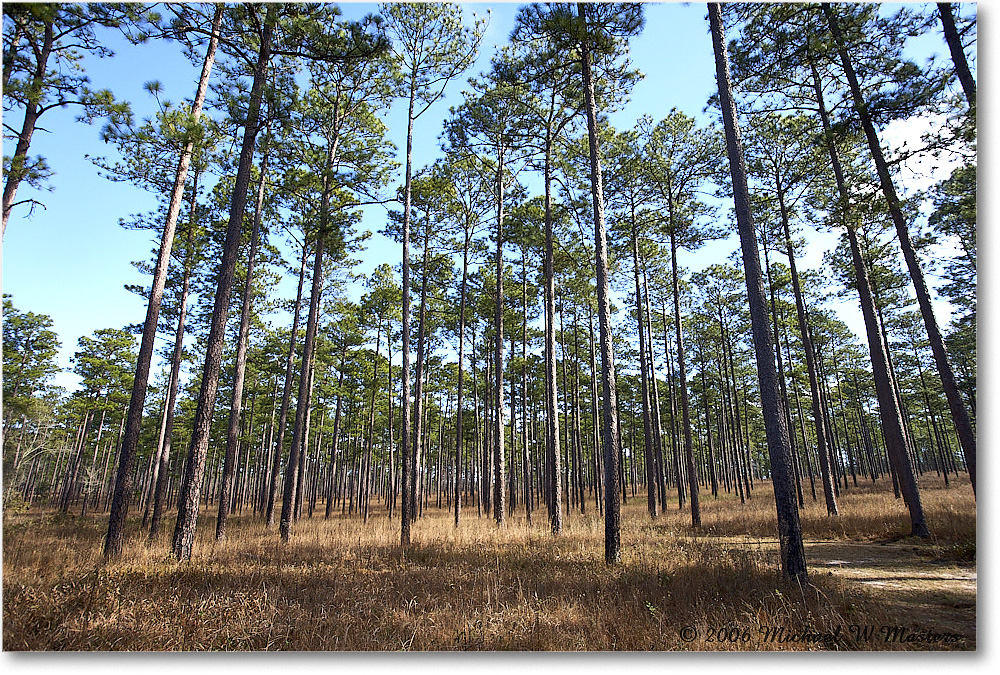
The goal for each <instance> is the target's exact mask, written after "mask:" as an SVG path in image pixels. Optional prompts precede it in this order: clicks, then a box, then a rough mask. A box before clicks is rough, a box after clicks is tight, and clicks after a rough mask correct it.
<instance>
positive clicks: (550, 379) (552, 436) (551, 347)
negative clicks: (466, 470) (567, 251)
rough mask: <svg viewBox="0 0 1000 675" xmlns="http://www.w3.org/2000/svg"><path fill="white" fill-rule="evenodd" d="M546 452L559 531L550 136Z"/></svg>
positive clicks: (547, 149) (547, 171)
mask: <svg viewBox="0 0 1000 675" xmlns="http://www.w3.org/2000/svg"><path fill="white" fill-rule="evenodd" d="M544 178H545V265H544V271H545V417H546V422H545V453H546V458H547V461H546V465H547V466H548V469H549V483H548V485H547V486H546V487H547V488H548V494H549V520H550V522H551V527H552V533H553V534H559V533H560V532H562V507H563V504H562V475H561V471H562V467H561V466H560V464H561V459H562V456H561V454H560V451H559V394H558V389H557V384H556V324H555V320H556V318H555V313H556V303H555V295H556V280H555V268H554V243H553V233H552V221H553V217H552V139H551V136H550V135H546V144H545V176H544Z"/></svg>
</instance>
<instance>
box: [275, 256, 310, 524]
mask: <svg viewBox="0 0 1000 675" xmlns="http://www.w3.org/2000/svg"><path fill="white" fill-rule="evenodd" d="M308 250H309V248H308V245H307V243H306V242H305V241H304V240H303V242H302V258H301V261H300V262H299V287H298V291H297V292H296V294H295V307H294V308H293V310H292V330H291V333H290V334H289V337H288V357H287V358H286V359H285V384H284V386H283V387H282V391H281V412H280V413H279V416H278V434H277V436H278V438H277V442H276V445H275V448H274V457H273V458H272V459H271V468H270V478H269V480H268V489H267V507H266V510H265V513H264V522H265V523H266V525H267V527H273V526H274V503H275V501H276V500H277V497H278V480H279V478H280V476H281V455H282V451H283V449H284V446H285V427H286V426H287V425H288V406H289V404H290V403H291V399H292V380H293V379H294V377H295V341H296V338H297V336H298V332H299V314H300V313H301V310H302V287H303V285H304V282H305V276H306V260H307V259H308V255H307V251H308Z"/></svg>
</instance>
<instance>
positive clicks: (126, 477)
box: [4, 5, 267, 557]
mask: <svg viewBox="0 0 1000 675" xmlns="http://www.w3.org/2000/svg"><path fill="white" fill-rule="evenodd" d="M222 11H223V6H222V5H218V6H217V7H216V10H215V16H214V18H213V19H212V37H211V40H210V41H209V43H208V51H207V52H206V53H205V61H204V63H203V64H202V69H201V78H200V79H199V81H198V89H197V92H196V94H195V98H194V103H193V104H192V106H191V117H192V119H193V120H195V121H197V120H198V119H199V117H200V116H201V109H202V106H203V105H204V102H205V95H206V92H207V91H208V80H209V77H210V75H211V73H212V66H213V65H214V63H215V49H216V46H217V45H218V39H219V38H218V36H219V29H220V26H221V25H222ZM261 49H262V51H263V52H264V53H265V55H266V49H267V48H266V47H265V46H263V45H262V47H261ZM266 63H267V62H266V59H265V61H264V67H263V69H264V70H266ZM261 84H263V73H261ZM255 85H256V82H255ZM258 89H259V86H258ZM257 105H258V107H259V95H258V104H257ZM252 109H253V105H252V104H251V112H252ZM251 119H252V118H250V117H249V116H248V122H247V124H248V127H247V129H246V131H245V133H244V146H245V145H246V143H247V140H249V141H250V145H251V146H252V145H253V141H254V140H255V138H256V121H253V122H252V123H251V121H250V120H251ZM251 129H252V130H253V131H252V133H251ZM193 151H194V142H193V141H189V142H188V143H187V144H186V145H185V146H184V149H183V150H182V151H181V156H180V159H179V160H178V162H177V173H176V175H175V178H174V187H173V191H172V192H171V194H170V203H169V205H168V206H167V218H166V221H165V222H164V225H163V234H162V236H161V238H160V251H159V253H158V255H157V259H156V267H155V269H154V270H153V285H152V288H151V289H150V294H149V304H148V306H147V307H146V320H145V323H144V324H143V328H142V339H141V341H140V343H139V356H138V359H137V361H136V370H135V377H134V379H133V381H132V396H131V399H130V401H129V408H128V414H127V416H126V421H125V433H124V437H123V439H122V444H121V448H120V450H119V452H118V471H117V473H116V475H115V487H114V492H113V496H112V498H111V514H110V516H109V518H108V530H107V534H106V535H105V538H104V555H105V557H116V556H118V555H121V552H122V536H123V533H124V526H125V517H126V516H127V515H128V508H129V500H130V498H131V494H132V465H133V464H134V462H135V455H136V450H137V448H138V444H139V431H140V426H141V424H142V409H143V406H144V405H145V403H146V385H147V383H148V381H149V367H150V363H151V362H152V358H153V343H154V342H155V340H156V326H157V323H158V322H159V317H160V302H161V301H162V299H163V289H164V288H165V286H166V283H167V269H168V267H169V266H170V252H171V250H172V248H173V243H174V232H175V230H176V228H177V216H178V214H179V213H180V208H181V201H182V199H183V198H184V184H185V183H186V182H187V173H188V167H189V166H190V165H191V155H192V153H193ZM252 157H253V152H252V148H251V152H250V158H249V159H247V162H248V163H249V162H250V161H252ZM241 159H242V157H241ZM246 174H247V175H246V178H245V180H244V183H243V189H244V191H245V190H246V180H248V179H249V167H247V169H246ZM237 187H239V180H237ZM5 197H6V195H5ZM237 199H238V197H237V196H236V193H234V197H233V205H234V206H235V205H236V201H237ZM245 200H246V195H244V196H243V197H242V202H244V203H245ZM239 211H240V219H241V220H242V211H243V208H242V203H241V204H240V209H239ZM6 219H7V212H6V202H5V209H4V226H6V224H7V220H6ZM234 227H235V226H234V225H233V224H232V222H230V229H233V228H234ZM234 236H235V237H236V244H237V245H238V243H239V231H238V230H237V231H236V232H235V235H234ZM229 243H230V242H229V233H228V232H227V244H229ZM226 252H227V253H228V249H227V251H226ZM223 257H225V256H223ZM231 257H232V256H231ZM224 279H225V274H224V273H221V274H220V278H219V280H220V288H221V284H222V283H224ZM217 297H218V296H217ZM228 300H229V298H228V289H227V295H226V297H225V301H226V302H227V303H228ZM213 327H214V326H213ZM223 327H224V325H223ZM220 346H221V343H220ZM206 365H207V364H206ZM212 398H213V400H214V391H213V392H212Z"/></svg>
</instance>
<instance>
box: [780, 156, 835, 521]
mask: <svg viewBox="0 0 1000 675" xmlns="http://www.w3.org/2000/svg"><path fill="white" fill-rule="evenodd" d="M774 179H775V184H776V188H777V192H778V206H779V208H780V210H781V225H782V227H783V228H784V231H785V253H786V255H787V256H788V267H789V269H790V270H791V275H792V291H793V292H794V293H795V313H796V316H797V318H798V322H799V335H800V337H801V339H802V350H803V351H804V352H805V356H806V370H807V371H808V373H809V393H810V396H811V397H812V413H813V424H814V425H815V427H816V452H817V453H818V454H819V470H820V473H821V475H822V478H823V496H824V497H825V498H826V513H827V515H830V516H835V515H837V514H838V511H837V499H836V497H835V496H834V491H833V481H832V480H831V479H830V462H829V457H830V453H829V450H828V448H827V444H826V423H825V420H824V418H823V414H822V411H821V409H820V408H821V399H820V391H819V379H818V377H817V374H816V357H815V352H814V350H813V344H812V336H811V334H810V331H809V323H808V320H807V318H806V306H805V301H804V300H803V299H802V285H801V283H800V282H799V272H798V267H797V266H796V264H795V250H794V246H793V243H792V232H791V226H790V225H789V217H788V207H787V206H786V205H785V193H784V190H783V189H782V187H783V186H782V183H781V175H780V174H779V173H777V172H775V177H774Z"/></svg>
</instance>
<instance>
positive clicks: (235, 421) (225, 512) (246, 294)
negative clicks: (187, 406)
mask: <svg viewBox="0 0 1000 675" xmlns="http://www.w3.org/2000/svg"><path fill="white" fill-rule="evenodd" d="M266 177H267V152H266V151H265V153H264V159H263V160H262V161H261V166H260V185H259V187H258V189H257V210H256V213H255V214H254V219H253V230H252V231H251V233H250V253H249V256H248V259H247V268H246V280H245V284H244V286H243V307H242V308H241V309H240V329H239V334H238V337H237V340H236V363H235V364H234V375H233V397H232V400H231V402H230V406H229V428H228V430H227V434H226V457H225V461H224V463H223V466H222V491H221V493H220V495H219V515H218V518H217V519H216V523H215V539H216V540H217V541H221V540H223V539H225V538H226V521H227V520H228V518H229V502H230V498H231V493H232V490H233V479H234V477H235V476H236V469H237V466H236V465H237V463H238V462H237V455H236V452H237V448H238V446H239V443H240V418H241V416H242V412H243V385H244V381H245V379H246V367H247V347H248V343H249V341H250V315H251V313H252V312H253V306H252V303H253V274H254V265H255V263H256V258H257V245H258V241H259V239H260V224H261V219H262V216H263V213H262V211H263V209H264V191H265V186H266V185H267V178H266Z"/></svg>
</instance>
